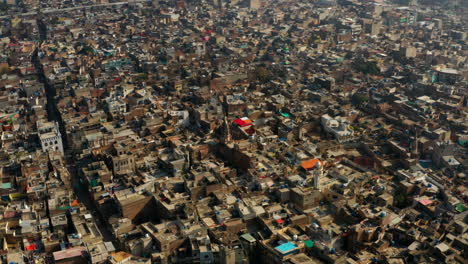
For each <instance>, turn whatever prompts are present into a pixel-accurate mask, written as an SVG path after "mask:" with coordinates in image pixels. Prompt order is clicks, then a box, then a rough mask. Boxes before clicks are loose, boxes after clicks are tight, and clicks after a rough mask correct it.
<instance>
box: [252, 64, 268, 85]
mask: <svg viewBox="0 0 468 264" xmlns="http://www.w3.org/2000/svg"><path fill="white" fill-rule="evenodd" d="M255 79H257V80H258V81H260V82H262V83H266V82H268V81H270V80H271V72H270V70H268V69H267V68H266V67H265V66H260V67H257V69H255Z"/></svg>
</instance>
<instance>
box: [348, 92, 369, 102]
mask: <svg viewBox="0 0 468 264" xmlns="http://www.w3.org/2000/svg"><path fill="white" fill-rule="evenodd" d="M365 102H369V97H368V96H367V95H365V94H362V93H355V94H353V96H352V97H351V103H352V104H353V105H361V104H363V103H365Z"/></svg>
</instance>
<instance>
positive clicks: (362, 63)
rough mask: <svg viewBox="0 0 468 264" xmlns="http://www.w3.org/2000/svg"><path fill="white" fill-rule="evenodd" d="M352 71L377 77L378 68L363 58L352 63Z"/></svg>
mask: <svg viewBox="0 0 468 264" xmlns="http://www.w3.org/2000/svg"><path fill="white" fill-rule="evenodd" d="M353 69H354V70H356V71H358V72H362V73H363V74H366V75H367V74H371V75H379V74H380V68H379V66H377V62H376V61H366V60H364V59H363V58H359V59H357V60H356V61H355V62H354V63H353Z"/></svg>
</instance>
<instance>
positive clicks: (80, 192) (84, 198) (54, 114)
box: [31, 19, 119, 248]
mask: <svg viewBox="0 0 468 264" xmlns="http://www.w3.org/2000/svg"><path fill="white" fill-rule="evenodd" d="M38 24H39V35H40V39H41V41H45V40H46V39H47V27H46V26H45V25H44V24H43V23H42V21H41V20H40V19H39V20H38ZM38 51H39V48H36V50H35V51H34V53H33V56H32V58H31V60H32V63H33V65H34V67H35V68H36V71H37V76H38V79H39V81H40V82H41V83H43V84H44V88H45V94H46V99H47V104H46V111H47V117H48V119H49V120H50V121H56V122H58V124H59V129H60V132H61V134H62V141H63V147H64V150H65V152H66V153H67V154H68V153H69V154H71V157H70V158H68V159H67V164H68V166H67V168H68V170H69V171H70V173H71V175H72V186H73V189H74V192H75V194H76V196H77V197H78V200H79V201H80V202H81V203H83V204H84V205H85V206H86V208H87V209H88V210H89V211H91V212H95V213H93V216H94V217H95V219H96V220H97V221H96V225H97V227H98V228H99V231H100V232H101V234H102V236H103V238H104V241H114V242H115V241H116V240H115V238H114V236H113V234H112V232H111V230H110V229H109V227H108V226H107V224H106V220H105V219H104V217H103V215H102V214H100V213H99V211H98V208H97V206H96V204H95V203H94V202H93V201H92V199H91V194H90V193H89V190H88V189H87V188H86V187H85V186H83V185H82V184H81V181H80V174H79V173H78V168H79V166H77V165H79V164H77V162H76V161H77V160H78V159H77V158H76V157H74V155H73V153H70V151H69V146H68V141H67V136H66V129H65V123H64V121H63V119H62V116H61V114H60V111H59V110H58V108H57V100H56V98H55V96H56V94H57V91H56V87H55V86H54V84H53V83H51V82H49V80H48V79H47V77H46V76H45V73H44V69H43V67H42V64H41V62H40V59H39V57H38ZM114 246H115V247H116V248H118V246H119V245H118V244H116V243H114Z"/></svg>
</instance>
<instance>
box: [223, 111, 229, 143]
mask: <svg viewBox="0 0 468 264" xmlns="http://www.w3.org/2000/svg"><path fill="white" fill-rule="evenodd" d="M224 129H225V130H224V138H223V140H224V144H228V143H229V142H231V128H230V127H229V123H228V121H227V117H226V115H225V116H224Z"/></svg>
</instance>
